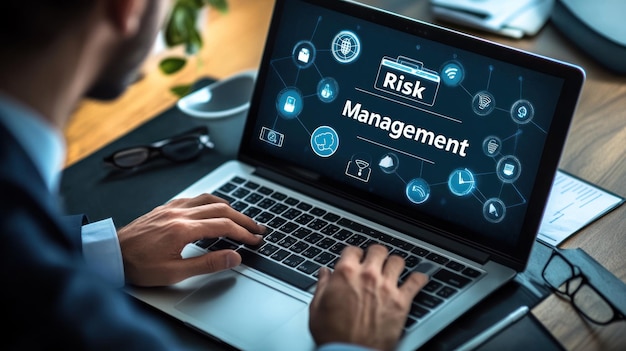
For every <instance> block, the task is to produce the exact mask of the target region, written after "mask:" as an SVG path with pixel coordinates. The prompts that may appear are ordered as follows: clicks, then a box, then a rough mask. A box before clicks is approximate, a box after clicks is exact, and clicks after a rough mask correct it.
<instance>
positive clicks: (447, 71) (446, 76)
mask: <svg viewBox="0 0 626 351" xmlns="http://www.w3.org/2000/svg"><path fill="white" fill-rule="evenodd" d="M440 75H441V81H443V84H445V85H447V86H449V87H456V86H458V85H459V84H461V82H462V81H463V78H465V70H464V69H463V66H461V64H460V63H459V62H457V61H448V62H446V63H445V64H444V65H443V68H442V69H441V74H440Z"/></svg>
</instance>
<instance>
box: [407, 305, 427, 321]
mask: <svg viewBox="0 0 626 351" xmlns="http://www.w3.org/2000/svg"><path fill="white" fill-rule="evenodd" d="M428 312H430V311H429V310H427V309H425V308H424V307H422V306H418V305H416V304H414V303H413V304H411V310H410V312H409V314H410V315H411V316H415V317H417V318H424V316H425V315H427V314H428Z"/></svg>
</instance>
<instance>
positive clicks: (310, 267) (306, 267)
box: [296, 260, 321, 274]
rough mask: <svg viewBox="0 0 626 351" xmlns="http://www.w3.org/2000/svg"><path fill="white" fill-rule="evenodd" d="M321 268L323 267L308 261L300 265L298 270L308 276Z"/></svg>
mask: <svg viewBox="0 0 626 351" xmlns="http://www.w3.org/2000/svg"><path fill="white" fill-rule="evenodd" d="M320 267H321V266H320V265H319V264H317V263H314V262H311V261H308V260H307V261H304V262H303V263H302V264H301V265H299V266H298V267H297V268H296V269H297V270H299V271H301V272H303V273H306V274H312V273H315V272H317V270H318V269H320Z"/></svg>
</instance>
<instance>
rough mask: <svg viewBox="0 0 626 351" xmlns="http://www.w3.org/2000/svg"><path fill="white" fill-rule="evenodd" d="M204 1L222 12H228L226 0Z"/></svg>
mask: <svg viewBox="0 0 626 351" xmlns="http://www.w3.org/2000/svg"><path fill="white" fill-rule="evenodd" d="M205 1H206V3H207V4H208V5H209V6H211V7H213V8H215V9H217V10H218V11H220V12H222V13H226V12H228V1H227V0H205Z"/></svg>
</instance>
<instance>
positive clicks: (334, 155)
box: [128, 0, 584, 350]
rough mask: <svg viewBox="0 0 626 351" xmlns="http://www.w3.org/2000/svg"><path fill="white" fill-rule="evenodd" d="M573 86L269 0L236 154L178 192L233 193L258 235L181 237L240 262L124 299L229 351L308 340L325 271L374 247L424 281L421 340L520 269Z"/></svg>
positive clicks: (563, 78) (579, 77) (428, 33)
mask: <svg viewBox="0 0 626 351" xmlns="http://www.w3.org/2000/svg"><path fill="white" fill-rule="evenodd" d="M583 81H584V72H583V71H582V69H580V68H578V67H575V66H573V65H570V64H566V63H563V62H558V61H555V60H552V59H549V58H545V57H540V56H537V55H534V54H530V53H526V52H523V51H519V50H516V49H512V48H508V47H505V46H501V45H498V44H494V43H491V42H488V41H485V40H481V39H478V38H474V37H471V36H468V35H465V34H461V33H458V32H454V31H451V30H448V29H445V28H441V27H438V26H434V25H431V24H427V23H422V22H418V21H415V20H412V19H409V18H404V17H401V16H398V15H395V14H392V13H388V12H385V11H382V10H380V9H376V8H372V7H369V6H366V5H362V4H358V3H355V2H348V1H336V0H277V1H276V4H275V9H274V14H273V17H272V20H271V24H270V28H269V33H268V37H267V43H266V47H265V52H264V55H263V59H262V62H261V65H260V68H259V71H258V76H257V80H256V86H255V89H254V92H253V94H252V99H251V103H250V108H249V112H248V116H247V120H246V124H245V129H244V132H243V137H242V141H241V144H240V147H239V151H238V154H237V157H236V159H233V160H231V161H228V162H226V163H225V164H223V165H221V166H220V167H219V168H217V169H215V170H214V171H212V172H211V173H210V174H208V175H206V176H205V177H203V178H202V179H200V180H198V181H197V182H196V183H195V184H193V185H191V186H190V187H189V188H187V189H185V190H184V191H182V192H181V193H180V194H178V195H177V196H176V197H193V196H196V195H198V194H201V193H204V192H207V193H212V194H215V195H218V196H220V197H222V198H225V199H227V200H228V201H229V202H230V204H231V205H232V206H233V207H234V208H235V209H237V210H239V211H241V212H243V213H245V214H247V215H249V216H251V217H253V218H254V219H255V220H256V221H258V222H261V223H263V224H264V225H265V226H267V227H268V233H269V234H268V235H267V236H266V238H265V242H264V244H263V245H262V246H260V247H247V246H245V245H242V244H240V243H237V242H233V241H230V240H227V239H224V238H221V239H215V240H210V239H203V240H200V241H198V242H195V243H190V244H189V245H187V247H185V250H184V251H183V255H184V256H185V257H190V256H194V255H200V254H204V253H206V252H208V251H212V250H220V249H235V250H237V251H239V252H240V253H241V255H242V257H243V264H242V265H241V266H239V267H236V268H234V269H232V270H228V271H223V272H218V273H214V274H209V275H202V276H197V277H193V278H189V279H187V280H185V281H183V282H181V283H178V284H176V285H174V286H171V287H165V288H158V289H139V288H129V289H128V292H129V293H130V294H131V295H133V296H135V297H137V298H138V299H139V300H141V301H144V302H146V303H147V304H149V305H151V306H154V307H156V308H157V309H159V310H161V311H163V312H165V313H167V314H169V315H171V316H173V317H175V318H177V319H179V320H181V321H183V322H184V323H185V324H187V325H189V326H190V327H192V328H193V329H195V330H197V331H200V332H202V333H204V334H206V335H208V336H210V337H212V338H215V339H219V340H221V341H223V342H226V343H228V344H230V345H232V346H234V347H236V348H239V349H244V350H311V349H314V347H315V344H314V342H313V339H312V337H311V335H310V332H309V330H308V304H309V302H310V301H311V299H312V296H313V293H314V291H315V286H316V281H317V272H318V270H319V268H320V267H322V266H327V267H330V268H331V269H332V268H333V266H334V264H335V262H336V261H337V257H338V256H339V255H340V253H341V250H342V249H343V248H345V247H346V246H348V245H356V246H360V247H362V248H364V249H366V248H367V246H369V245H371V244H372V243H380V244H382V245H385V246H386V247H387V248H388V249H389V251H390V253H391V254H396V255H400V256H402V257H404V258H405V261H406V269H405V272H404V273H403V276H405V275H406V274H409V273H410V272H412V271H415V270H416V271H421V272H424V273H426V274H428V275H429V276H430V277H431V279H430V282H429V283H428V285H427V286H426V287H424V289H423V290H422V291H421V292H420V293H419V294H418V295H417V296H416V298H415V299H414V301H413V304H412V308H411V313H410V315H409V317H408V318H407V322H406V325H405V330H404V334H403V337H402V339H401V340H400V343H399V345H398V349H399V350H415V349H416V348H418V347H420V346H421V345H423V344H424V343H425V342H426V341H428V340H429V339H430V338H432V337H433V336H434V335H435V334H437V333H438V332H440V331H441V330H442V329H444V328H445V327H446V326H448V325H449V324H450V323H451V322H453V321H454V320H455V319H457V318H458V317H459V316H461V315H462V314H463V313H465V312H466V311H467V310H469V309H470V308H471V307H472V306H474V305H475V304H476V303H478V302H479V301H481V300H483V299H485V298H488V296H489V295H490V294H491V293H493V292H494V291H496V290H497V289H498V288H499V287H501V286H502V285H503V284H505V283H506V282H507V281H509V280H511V279H512V278H513V277H514V276H515V274H516V273H517V272H521V271H523V270H524V269H525V266H526V264H527V261H528V257H529V254H530V250H531V247H532V245H533V243H534V241H535V236H536V234H537V230H538V228H539V224H540V221H541V217H542V214H543V210H544V207H545V204H546V200H547V198H548V194H549V191H550V187H551V184H552V180H553V177H554V175H555V172H556V169H557V165H558V161H559V157H560V154H561V151H562V149H563V146H564V142H565V139H566V136H567V131H568V128H569V125H570V121H571V118H572V116H573V114H574V110H575V106H576V103H577V100H578V97H579V94H580V91H581V87H582V84H583ZM218 147H219V145H218ZM403 276H402V277H403ZM402 277H401V278H400V280H402Z"/></svg>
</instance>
